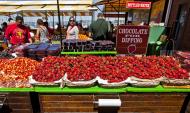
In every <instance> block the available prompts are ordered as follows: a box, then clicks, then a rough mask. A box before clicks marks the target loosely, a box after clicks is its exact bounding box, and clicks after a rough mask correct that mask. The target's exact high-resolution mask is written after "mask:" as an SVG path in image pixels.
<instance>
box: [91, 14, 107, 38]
mask: <svg viewBox="0 0 190 113" xmlns="http://www.w3.org/2000/svg"><path fill="white" fill-rule="evenodd" d="M108 27H109V24H108V22H107V21H106V20H105V18H104V15H103V14H102V13H99V14H98V19H97V20H96V21H95V22H93V23H92V24H91V25H90V28H89V36H90V37H92V38H93V39H94V40H106V39H107V36H106V35H107V32H108Z"/></svg>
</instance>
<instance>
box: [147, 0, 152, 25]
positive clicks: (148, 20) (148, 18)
mask: <svg viewBox="0 0 190 113" xmlns="http://www.w3.org/2000/svg"><path fill="white" fill-rule="evenodd" d="M152 4H153V2H151V7H150V11H149V16H148V25H149V23H150V18H151V13H152Z"/></svg>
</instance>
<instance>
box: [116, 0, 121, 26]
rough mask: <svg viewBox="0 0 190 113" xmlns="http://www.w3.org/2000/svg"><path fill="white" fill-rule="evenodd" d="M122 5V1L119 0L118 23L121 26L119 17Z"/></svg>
mask: <svg viewBox="0 0 190 113" xmlns="http://www.w3.org/2000/svg"><path fill="white" fill-rule="evenodd" d="M120 5H121V4H120V0H119V9H118V23H117V25H119V16H120V7H121V6H120Z"/></svg>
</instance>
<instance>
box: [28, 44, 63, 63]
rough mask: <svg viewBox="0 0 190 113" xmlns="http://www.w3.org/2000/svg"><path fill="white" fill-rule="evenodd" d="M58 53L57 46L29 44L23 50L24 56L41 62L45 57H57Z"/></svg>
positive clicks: (59, 46)
mask: <svg viewBox="0 0 190 113" xmlns="http://www.w3.org/2000/svg"><path fill="white" fill-rule="evenodd" d="M60 51H61V45H59V44H47V43H41V44H31V45H29V46H27V47H26V48H25V52H26V56H27V57H29V58H32V59H35V60H42V59H43V58H44V57H46V56H58V55H59V53H60Z"/></svg>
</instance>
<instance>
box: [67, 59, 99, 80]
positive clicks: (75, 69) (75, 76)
mask: <svg viewBox="0 0 190 113" xmlns="http://www.w3.org/2000/svg"><path fill="white" fill-rule="evenodd" d="M100 61H101V60H100V57H97V56H81V57H77V58H70V59H69V61H68V62H69V64H68V67H69V68H68V70H67V74H68V79H69V80H70V81H86V80H92V79H94V78H96V76H98V74H99V73H98V72H99V70H98V69H99V68H98V67H99V62H100Z"/></svg>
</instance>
